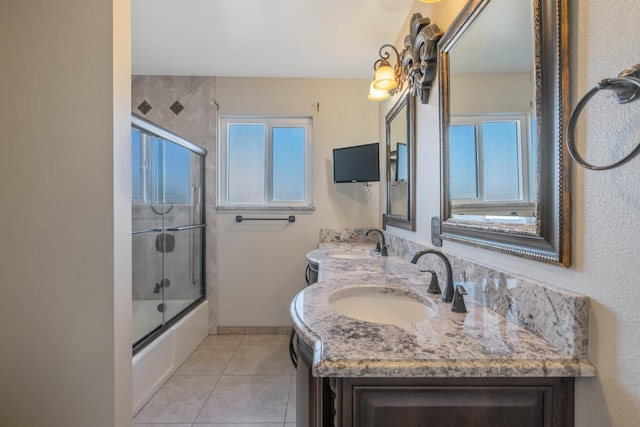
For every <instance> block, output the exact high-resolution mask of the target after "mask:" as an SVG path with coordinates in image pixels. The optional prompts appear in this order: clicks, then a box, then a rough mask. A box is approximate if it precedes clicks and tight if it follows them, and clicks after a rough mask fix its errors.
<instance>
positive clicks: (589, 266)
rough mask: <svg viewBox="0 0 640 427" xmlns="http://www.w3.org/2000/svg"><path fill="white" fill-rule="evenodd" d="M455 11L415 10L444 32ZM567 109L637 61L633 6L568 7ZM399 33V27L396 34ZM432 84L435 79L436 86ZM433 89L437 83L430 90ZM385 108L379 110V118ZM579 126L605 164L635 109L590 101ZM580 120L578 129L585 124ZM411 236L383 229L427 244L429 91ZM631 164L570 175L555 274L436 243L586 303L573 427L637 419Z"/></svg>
mask: <svg viewBox="0 0 640 427" xmlns="http://www.w3.org/2000/svg"><path fill="white" fill-rule="evenodd" d="M464 4H465V1H464V0H447V1H445V2H442V3H437V4H435V5H434V6H424V5H420V6H418V5H417V4H416V10H417V11H422V13H423V15H424V16H430V17H431V18H432V20H433V21H434V22H436V23H437V24H438V25H439V26H440V27H441V28H443V29H446V28H447V27H448V26H449V25H450V23H451V21H452V20H453V18H454V17H455V16H456V15H457V13H458V12H459V11H460V10H461V8H462V7H463V5H464ZM569 8H570V15H571V39H572V41H571V58H570V65H571V82H572V87H571V90H572V105H575V104H576V103H577V101H578V100H579V97H581V96H582V95H583V94H584V93H585V92H586V91H587V90H589V89H590V88H591V87H593V86H594V85H595V83H596V81H598V80H599V79H602V78H606V77H613V76H615V75H617V74H618V73H619V72H620V71H621V70H622V69H624V68H626V67H628V66H630V65H633V64H635V63H637V62H638V58H639V56H640V55H639V54H640V27H638V25H637V22H638V20H639V19H640V8H639V7H638V3H637V0H610V1H607V2H603V1H600V0H580V1H578V0H570V1H569ZM407 32H408V30H407V29H406V28H405V29H403V30H402V31H401V32H400V35H401V36H402V35H404V34H406V33H407ZM436 84H437V82H436ZM436 87H437V85H436ZM391 104H392V100H391V101H386V103H385V104H384V105H382V106H381V111H380V117H384V114H385V113H386V111H388V109H389V108H390V106H391ZM592 105H593V107H592V108H589V110H588V111H586V113H585V118H584V119H583V120H581V124H580V125H579V130H578V132H579V136H578V142H579V144H580V146H581V147H582V148H581V149H582V150H585V152H587V153H588V154H587V158H588V159H591V160H592V161H593V162H596V163H600V164H602V163H608V162H610V161H612V160H614V159H616V158H619V157H620V156H621V153H627V152H629V151H630V150H631V148H633V147H634V146H635V144H637V143H638V142H639V141H640V130H639V129H640V127H639V126H638V112H639V109H640V104H639V105H633V104H632V105H625V106H617V105H616V104H615V103H614V102H613V101H611V100H610V98H607V97H604V96H602V97H598V98H597V99H595V100H594V101H593V102H592ZM585 123H586V124H585ZM417 141H418V145H417V149H418V151H417V162H418V168H417V169H418V170H417V177H418V184H417V194H418V196H417V218H418V224H417V231H416V232H415V233H410V232H407V231H405V230H393V232H394V234H398V235H404V236H407V237H409V238H411V239H413V240H417V241H419V242H421V243H424V244H426V245H430V241H431V239H430V222H429V219H430V218H431V217H432V216H438V215H439V214H440V193H439V187H440V177H439V164H440V161H439V130H438V96H437V90H436V91H435V93H433V94H432V96H431V99H430V101H429V104H428V105H419V106H418V108H417ZM639 166H640V158H636V159H635V160H633V161H632V162H631V163H629V164H627V165H625V166H623V167H621V168H619V169H615V170H612V171H607V172H592V171H584V170H582V169H580V168H578V167H574V168H573V172H572V189H571V195H572V206H573V213H572V221H571V227H572V230H573V238H572V242H571V244H572V252H573V256H572V260H571V265H572V266H571V267H570V268H564V267H558V266H554V265H549V264H544V263H539V262H534V261H530V260H526V259H522V258H518V257H515V256H510V255H503V254H500V253H497V252H492V251H488V250H483V249H478V248H474V247H471V246H466V245H461V244H456V243H452V242H445V243H444V246H443V249H444V250H445V251H446V252H449V253H453V254H456V255H459V256H463V257H466V258H469V259H471V260H474V261H477V262H480V263H482V264H486V265H488V266H493V267H495V268H499V269H502V270H506V271H509V272H513V273H516V274H519V275H522V276H526V277H530V278H535V279H538V280H539V281H541V282H544V283H548V284H552V285H556V286H559V287H562V288H566V289H569V290H571V291H575V292H579V293H581V294H584V295H587V296H589V297H590V298H591V309H590V317H589V320H590V323H589V358H590V361H591V362H592V363H593V364H594V365H595V366H596V368H597V370H598V376H597V377H596V378H587V379H578V380H577V381H576V404H575V411H576V412H575V417H576V422H575V425H576V426H580V427H583V426H585V427H589V426H593V427H603V426H621V427H622V426H631V425H637V424H638V420H639V419H640V370H639V369H638V360H639V359H638V354H640V311H639V310H638V307H640V283H639V282H638V277H639V276H640V264H639V263H638V238H640V222H639V221H638V219H637V216H638V214H640V190H638V188H639V186H638V183H640V167H639Z"/></svg>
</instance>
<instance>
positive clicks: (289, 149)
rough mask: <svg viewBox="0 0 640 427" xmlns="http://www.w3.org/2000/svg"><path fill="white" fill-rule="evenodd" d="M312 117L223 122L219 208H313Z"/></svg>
mask: <svg viewBox="0 0 640 427" xmlns="http://www.w3.org/2000/svg"><path fill="white" fill-rule="evenodd" d="M311 124H312V122H311V118H310V117H294V118H290V117H230V116H226V117H222V118H221V119H220V132H219V139H218V141H219V147H218V167H219V179H218V182H219V189H218V190H219V191H218V197H219V200H218V202H219V203H218V204H219V205H220V206H222V207H225V206H226V207H234V206H243V207H244V206H254V207H265V208H278V207H281V208H283V209H286V208H287V207H300V206H303V207H311V206H312V203H313V199H312V179H313V176H312V170H311V164H312V156H311V152H312V151H311Z"/></svg>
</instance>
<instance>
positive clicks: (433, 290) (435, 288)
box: [425, 270, 442, 295]
mask: <svg viewBox="0 0 640 427" xmlns="http://www.w3.org/2000/svg"><path fill="white" fill-rule="evenodd" d="M425 273H431V282H430V283H429V289H427V292H428V293H430V294H434V295H439V294H441V293H442V289H440V284H439V283H438V276H436V272H435V271H433V270H425Z"/></svg>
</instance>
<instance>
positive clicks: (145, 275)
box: [131, 115, 208, 407]
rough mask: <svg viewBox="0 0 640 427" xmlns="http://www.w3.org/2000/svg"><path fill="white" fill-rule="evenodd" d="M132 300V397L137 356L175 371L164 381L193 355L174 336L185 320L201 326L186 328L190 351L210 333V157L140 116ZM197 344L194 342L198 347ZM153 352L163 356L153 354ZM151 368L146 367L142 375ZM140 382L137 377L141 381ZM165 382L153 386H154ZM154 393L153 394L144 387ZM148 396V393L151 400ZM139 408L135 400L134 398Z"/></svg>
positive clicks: (134, 134)
mask: <svg viewBox="0 0 640 427" xmlns="http://www.w3.org/2000/svg"><path fill="white" fill-rule="evenodd" d="M131 141H132V143H131V164H132V253H133V263H132V270H133V271H132V298H133V301H132V303H133V317H132V322H133V331H132V332H133V343H132V344H133V354H134V395H135V389H136V372H137V371H136V369H135V366H136V357H137V355H138V353H139V352H144V357H145V358H148V359H149V360H152V359H157V360H162V361H163V362H162V363H163V364H168V365H170V366H168V367H167V366H165V367H159V368H158V369H156V370H157V371H158V372H159V373H160V374H161V376H167V372H169V371H170V370H171V369H173V368H174V367H175V365H178V366H179V364H180V363H182V361H180V360H169V354H171V355H173V354H183V355H184V354H186V355H188V354H189V353H190V352H191V351H193V348H187V349H182V350H181V349H176V348H174V347H175V345H176V343H180V342H184V341H185V339H184V338H180V337H179V336H175V333H176V332H177V331H178V332H179V331H180V325H181V324H182V323H181V322H183V320H182V319H187V320H188V319H191V318H192V317H194V315H190V313H191V312H192V311H193V310H195V309H198V310H199V311H198V312H199V313H200V312H202V313H204V314H198V315H197V316H195V317H196V318H198V319H200V320H198V323H199V324H198V325H197V326H195V327H194V325H191V324H189V325H188V326H186V327H185V328H186V330H187V331H188V332H187V334H191V335H193V332H192V331H193V330H194V328H195V330H198V331H200V332H199V333H198V334H197V337H196V338H188V339H187V340H186V341H188V342H190V343H191V344H190V345H189V347H194V343H195V345H196V346H197V343H196V341H197V340H198V339H199V340H200V341H201V340H202V339H204V337H205V336H206V333H207V331H208V309H206V308H202V306H203V305H204V304H203V303H204V302H206V301H205V298H206V295H205V283H204V277H205V275H204V261H203V260H204V239H205V227H206V225H205V216H204V215H205V212H204V158H205V156H206V150H204V149H203V148H201V147H199V146H197V145H195V144H193V143H191V142H189V141H187V140H185V139H184V138H181V137H180V136H178V135H175V134H173V133H171V132H168V131H166V130H165V129H162V128H160V127H158V126H156V125H154V124H152V123H151V122H149V121H147V120H145V119H142V118H140V117H138V116H135V115H134V116H133V117H132V126H131ZM194 340H195V341H194ZM154 348H160V349H162V350H161V351H159V354H157V355H153V354H152V351H153V350H154ZM149 363H151V364H153V363H155V362H140V364H141V365H143V366H142V367H141V369H142V370H143V371H148V370H149ZM138 376H139V375H138ZM162 381H163V379H162V378H160V379H157V378H152V379H149V380H148V381H145V382H148V383H149V384H154V387H155V386H156V385H157V384H156V383H159V382H160V383H161V382H162ZM142 388H145V389H146V388H148V387H146V386H145V387H142ZM148 393H149V391H148V390H147V391H145V394H148ZM134 407H135V396H134Z"/></svg>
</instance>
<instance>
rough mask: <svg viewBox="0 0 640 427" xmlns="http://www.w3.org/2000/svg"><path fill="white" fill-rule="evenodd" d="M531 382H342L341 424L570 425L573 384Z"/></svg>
mask: <svg viewBox="0 0 640 427" xmlns="http://www.w3.org/2000/svg"><path fill="white" fill-rule="evenodd" d="M523 380H524V381H523ZM531 380H535V379H508V378H499V379H457V380H456V379H446V380H442V379H440V380H438V379H434V380H433V384H429V379H405V380H404V382H405V384H401V383H400V379H384V378H382V379H377V380H375V379H365V380H358V379H350V378H345V379H343V380H342V381H341V383H342V387H341V388H342V396H341V408H342V414H341V419H342V422H343V424H342V425H343V426H345V427H346V426H367V427H387V426H388V427H395V426H406V427H413V426H415V427H422V426H424V427H427V426H429V427H449V426H451V427H457V426H465V427H473V426H477V427H486V426H492V427H502V426H504V427H512V426H518V427H546V426H557V427H567V426H571V425H573V399H572V396H573V393H572V386H571V385H570V384H568V382H567V383H566V384H564V383H563V379H545V378H542V379H539V380H540V381H539V382H538V383H537V384H536V383H535V381H531ZM568 381H572V380H568ZM509 382H512V384H509ZM385 383H386V384H385ZM409 383H412V384H409ZM483 383H484V384H483ZM571 384H572V383H571ZM568 392H570V393H568Z"/></svg>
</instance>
